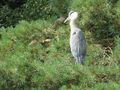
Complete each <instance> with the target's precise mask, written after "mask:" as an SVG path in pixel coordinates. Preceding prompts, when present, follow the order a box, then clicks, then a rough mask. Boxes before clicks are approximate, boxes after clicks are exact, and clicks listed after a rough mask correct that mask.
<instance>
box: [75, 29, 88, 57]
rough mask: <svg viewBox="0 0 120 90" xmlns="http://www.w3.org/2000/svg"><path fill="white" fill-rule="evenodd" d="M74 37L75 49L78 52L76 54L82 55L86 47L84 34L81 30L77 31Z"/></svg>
mask: <svg viewBox="0 0 120 90" xmlns="http://www.w3.org/2000/svg"><path fill="white" fill-rule="evenodd" d="M76 37H77V38H76V39H77V43H76V46H77V48H76V49H77V52H78V56H79V55H82V56H84V55H85V54H86V48H87V45H86V40H85V36H84V34H83V32H82V31H78V32H77V35H76Z"/></svg>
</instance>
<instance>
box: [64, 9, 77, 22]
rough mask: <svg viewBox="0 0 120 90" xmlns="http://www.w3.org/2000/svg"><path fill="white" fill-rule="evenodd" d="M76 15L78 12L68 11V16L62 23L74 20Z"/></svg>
mask: <svg viewBox="0 0 120 90" xmlns="http://www.w3.org/2000/svg"><path fill="white" fill-rule="evenodd" d="M77 17H78V12H74V11H70V12H69V13H68V17H67V19H66V20H65V21H64V23H65V22H67V21H70V20H76V19H77Z"/></svg>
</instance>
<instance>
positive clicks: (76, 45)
mask: <svg viewBox="0 0 120 90" xmlns="http://www.w3.org/2000/svg"><path fill="white" fill-rule="evenodd" d="M78 16H79V15H78V12H75V11H70V12H69V13H68V17H67V19H65V21H64V23H66V22H67V21H69V25H70V29H71V31H70V49H71V53H72V55H73V57H74V58H75V60H76V63H80V64H84V58H85V55H86V50H87V44H86V39H85V36H84V33H83V32H82V30H81V29H80V28H79V27H78V26H77V24H76V21H77V19H78Z"/></svg>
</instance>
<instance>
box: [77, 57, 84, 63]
mask: <svg viewBox="0 0 120 90" xmlns="http://www.w3.org/2000/svg"><path fill="white" fill-rule="evenodd" d="M83 60H84V59H83V57H82V56H80V57H78V63H80V64H83Z"/></svg>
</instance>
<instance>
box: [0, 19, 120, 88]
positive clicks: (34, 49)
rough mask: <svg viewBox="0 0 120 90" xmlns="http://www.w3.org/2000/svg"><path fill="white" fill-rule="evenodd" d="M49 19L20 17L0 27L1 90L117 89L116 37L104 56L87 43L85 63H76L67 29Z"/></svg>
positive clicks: (102, 51) (98, 49) (119, 82)
mask: <svg viewBox="0 0 120 90" xmlns="http://www.w3.org/2000/svg"><path fill="white" fill-rule="evenodd" d="M50 23H51V22H49V21H44V20H37V21H34V22H33V21H32V22H27V21H21V22H19V24H18V25H17V26H16V27H15V28H13V27H9V28H6V29H5V28H0V34H1V39H0V47H1V48H0V53H1V54H0V63H1V64H0V73H1V74H0V80H1V81H0V89H1V90H30V89H31V90H69V89H70V90H80V89H86V90H101V89H106V90H119V88H120V87H119V84H120V79H119V77H120V73H119V71H120V68H119V63H118V62H119V59H118V58H119V56H114V54H115V55H119V54H120V53H119V51H118V52H117V50H118V48H119V46H118V45H119V44H118V43H119V40H118V41H117V43H116V48H115V51H114V53H113V54H112V55H109V56H107V57H105V55H106V54H105V53H104V50H102V49H101V48H100V47H98V46H96V45H93V43H92V44H90V43H88V52H87V56H86V60H85V65H79V64H75V63H74V58H73V57H72V56H71V53H70V49H69V29H68V28H66V27H65V26H62V27H60V28H59V29H57V30H54V29H51V28H50V27H51V24H50ZM116 53H117V54H116ZM113 57H116V58H114V59H113Z"/></svg>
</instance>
